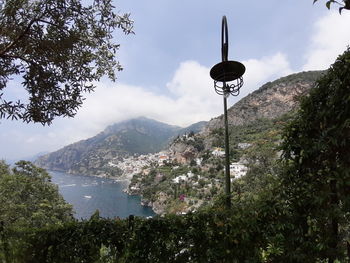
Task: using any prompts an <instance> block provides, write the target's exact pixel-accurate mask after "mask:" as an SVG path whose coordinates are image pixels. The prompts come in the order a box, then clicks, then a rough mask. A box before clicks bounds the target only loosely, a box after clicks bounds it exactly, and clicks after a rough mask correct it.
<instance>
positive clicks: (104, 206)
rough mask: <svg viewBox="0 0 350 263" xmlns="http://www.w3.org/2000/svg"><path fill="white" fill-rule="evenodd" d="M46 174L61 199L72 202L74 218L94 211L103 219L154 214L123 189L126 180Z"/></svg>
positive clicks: (89, 214)
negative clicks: (48, 175)
mask: <svg viewBox="0 0 350 263" xmlns="http://www.w3.org/2000/svg"><path fill="white" fill-rule="evenodd" d="M49 173H50V175H51V176H52V182H53V183H54V184H56V185H58V189H59V192H60V193H61V195H62V196H63V198H64V199H65V200H66V201H67V202H68V203H70V204H72V205H73V209H74V211H75V214H74V217H75V218H77V219H89V218H90V217H91V215H92V214H94V213H95V211H96V210H98V211H99V213H100V216H101V217H104V218H116V217H119V218H126V217H128V216H129V215H134V216H141V217H149V216H154V215H155V213H154V212H153V210H152V209H151V208H150V207H145V206H142V205H141V199H140V197H139V196H130V195H128V194H126V193H124V192H123V189H125V188H126V187H127V186H128V182H127V181H116V180H113V179H108V178H99V177H93V176H83V175H71V174H66V173H61V172H53V171H49Z"/></svg>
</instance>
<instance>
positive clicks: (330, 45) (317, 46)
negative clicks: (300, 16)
mask: <svg viewBox="0 0 350 263" xmlns="http://www.w3.org/2000/svg"><path fill="white" fill-rule="evenodd" d="M349 25H350V13H349V12H343V13H342V15H339V13H338V12H336V11H331V12H329V13H328V14H327V15H326V16H324V17H322V18H321V19H319V20H318V21H317V22H316V23H315V25H314V32H313V34H312V36H311V39H310V40H311V41H310V45H309V46H308V51H307V52H306V55H305V58H306V64H305V65H304V67H303V70H317V69H327V68H329V66H330V65H331V64H332V63H334V61H335V59H336V58H337V56H338V55H340V54H342V53H343V52H344V50H345V49H346V47H347V46H348V45H349V44H350V30H349Z"/></svg>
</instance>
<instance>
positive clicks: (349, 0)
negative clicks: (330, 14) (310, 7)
mask: <svg viewBox="0 0 350 263" xmlns="http://www.w3.org/2000/svg"><path fill="white" fill-rule="evenodd" d="M317 1H318V0H314V3H316V2H317ZM341 2H342V4H341V3H339V2H338V1H336V0H328V1H327V2H326V6H327V8H328V9H330V8H331V5H332V4H338V5H341V7H340V8H339V13H340V14H341V12H342V10H343V9H346V10H350V0H342V1H341Z"/></svg>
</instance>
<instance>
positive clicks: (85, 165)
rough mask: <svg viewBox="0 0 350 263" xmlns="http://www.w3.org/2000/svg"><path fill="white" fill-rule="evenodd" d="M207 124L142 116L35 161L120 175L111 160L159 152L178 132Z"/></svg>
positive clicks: (75, 171)
mask: <svg viewBox="0 0 350 263" xmlns="http://www.w3.org/2000/svg"><path fill="white" fill-rule="evenodd" d="M205 124H206V122H201V123H197V124H193V125H191V126H189V127H187V128H181V127H178V126H173V125H168V124H165V123H161V122H158V121H155V120H151V119H148V118H145V117H140V118H136V119H132V120H127V121H123V122H119V123H116V124H113V125H110V126H108V127H107V128H106V129H105V130H104V131H102V132H101V133H99V134H97V135H96V136H94V137H91V138H89V139H87V140H82V141H79V142H76V143H73V144H70V145H68V146H66V147H64V148H62V149H60V150H58V151H56V152H53V153H49V154H46V155H44V156H41V157H40V158H38V159H37V160H36V162H35V163H36V164H37V165H39V166H41V167H43V168H46V169H48V170H53V171H62V172H68V173H72V174H84V175H102V174H103V175H112V176H116V175H118V174H119V173H120V172H121V171H118V169H116V168H112V167H111V166H110V165H109V164H108V163H109V162H110V161H111V160H113V159H119V160H120V159H122V158H123V157H127V156H130V155H139V154H147V153H156V152H159V151H160V150H162V149H163V148H165V147H166V146H167V144H168V143H169V142H170V141H171V139H172V138H174V137H175V136H176V135H178V134H184V133H186V132H190V131H193V132H198V131H199V130H200V129H201V128H203V126H204V125H205Z"/></svg>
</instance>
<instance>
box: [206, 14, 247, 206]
mask: <svg viewBox="0 0 350 263" xmlns="http://www.w3.org/2000/svg"><path fill="white" fill-rule="evenodd" d="M221 58H222V61H221V62H220V63H218V64H216V65H215V66H213V67H212V68H211V70H210V77H211V78H212V79H213V80H214V88H215V92H216V93H217V94H219V95H222V96H223V100H224V122H225V195H226V200H225V201H226V206H227V208H231V178H230V151H229V139H228V121H227V98H228V97H229V96H230V95H232V96H238V95H239V91H240V88H241V87H242V86H243V77H242V76H243V74H244V72H245V66H244V65H243V64H242V63H240V62H237V61H232V60H228V27H227V19H226V16H223V17H222V26H221Z"/></svg>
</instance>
